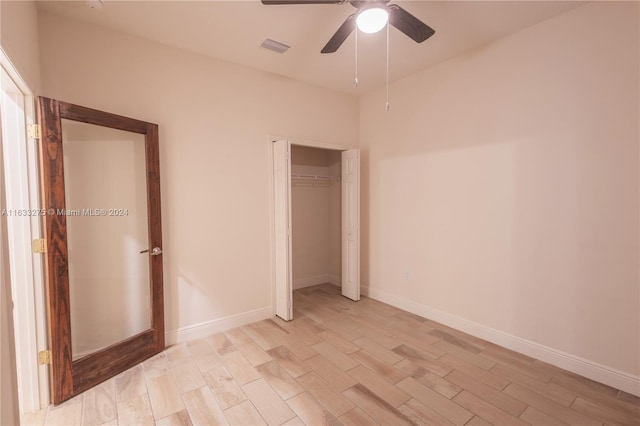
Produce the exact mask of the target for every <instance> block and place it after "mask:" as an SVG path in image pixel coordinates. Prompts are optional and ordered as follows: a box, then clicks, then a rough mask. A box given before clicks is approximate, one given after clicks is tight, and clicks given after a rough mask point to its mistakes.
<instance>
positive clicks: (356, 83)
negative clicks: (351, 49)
mask: <svg viewBox="0 0 640 426" xmlns="http://www.w3.org/2000/svg"><path fill="white" fill-rule="evenodd" d="M355 33H356V78H355V80H354V85H355V86H356V87H358V28H357V27H356V31H355Z"/></svg>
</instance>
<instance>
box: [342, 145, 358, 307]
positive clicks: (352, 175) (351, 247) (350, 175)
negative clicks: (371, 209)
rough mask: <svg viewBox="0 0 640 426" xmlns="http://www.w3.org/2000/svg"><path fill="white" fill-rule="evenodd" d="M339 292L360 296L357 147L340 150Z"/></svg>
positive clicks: (353, 298) (353, 296)
mask: <svg viewBox="0 0 640 426" xmlns="http://www.w3.org/2000/svg"><path fill="white" fill-rule="evenodd" d="M342 295H343V296H345V297H348V298H349V299H352V300H360V150H359V149H351V150H348V151H342Z"/></svg>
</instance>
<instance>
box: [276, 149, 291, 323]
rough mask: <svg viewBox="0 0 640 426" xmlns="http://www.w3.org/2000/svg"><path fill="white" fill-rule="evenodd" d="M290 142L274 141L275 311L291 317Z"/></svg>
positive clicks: (284, 318)
mask: <svg viewBox="0 0 640 426" xmlns="http://www.w3.org/2000/svg"><path fill="white" fill-rule="evenodd" d="M290 153H291V144H290V142H289V141H287V140H279V141H275V142H273V195H274V221H275V225H274V227H275V293H276V296H275V297H276V315H278V316H279V317H280V318H282V319H283V320H286V321H289V320H291V319H293V303H292V298H293V293H292V292H293V289H292V286H291V280H292V274H291V271H292V263H291V195H290V188H291V155H290Z"/></svg>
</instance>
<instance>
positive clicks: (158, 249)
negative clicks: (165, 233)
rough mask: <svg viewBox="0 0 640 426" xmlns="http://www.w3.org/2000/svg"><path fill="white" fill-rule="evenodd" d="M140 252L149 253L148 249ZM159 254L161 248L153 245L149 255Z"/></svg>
mask: <svg viewBox="0 0 640 426" xmlns="http://www.w3.org/2000/svg"><path fill="white" fill-rule="evenodd" d="M140 253H149V249H146V250H142V251H141V252H140ZM159 254H162V249H161V248H160V247H154V248H153V250H151V256H157V255H159Z"/></svg>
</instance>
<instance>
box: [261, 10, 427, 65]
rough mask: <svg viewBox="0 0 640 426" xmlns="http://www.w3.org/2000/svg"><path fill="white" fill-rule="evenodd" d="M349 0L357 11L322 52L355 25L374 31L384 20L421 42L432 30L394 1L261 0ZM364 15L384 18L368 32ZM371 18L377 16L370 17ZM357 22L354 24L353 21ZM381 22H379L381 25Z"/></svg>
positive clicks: (333, 47)
mask: <svg viewBox="0 0 640 426" xmlns="http://www.w3.org/2000/svg"><path fill="white" fill-rule="evenodd" d="M343 3H349V4H351V6H353V7H355V8H356V9H358V11H357V12H356V13H354V14H352V15H350V16H349V17H348V18H347V20H346V21H344V23H343V24H342V25H341V26H340V28H338V31H336V33H335V34H334V35H333V37H331V39H330V40H329V42H328V43H327V44H326V45H325V46H324V48H323V49H322V51H321V52H322V53H333V52H335V51H337V50H338V48H339V47H340V46H341V45H342V43H344V41H345V40H346V39H347V37H349V34H351V33H352V32H353V30H354V29H355V28H356V25H358V28H360V29H361V30H362V31H365V32H377V31H379V30H381V29H382V28H383V27H384V26H385V24H386V23H387V19H388V21H389V23H390V24H391V25H393V26H394V27H396V28H397V29H398V30H400V31H401V32H403V33H404V34H405V35H407V36H408V37H410V38H411V39H413V40H414V41H415V42H416V43H422V42H423V41H425V40H426V39H428V38H429V37H431V36H432V35H433V34H435V31H434V30H433V29H432V28H431V27H429V26H428V25H427V24H425V23H424V22H422V21H421V20H419V19H418V18H416V17H415V16H413V15H412V14H410V13H409V12H407V11H406V10H404V9H403V8H401V7H400V6H398V5H397V4H387V3H389V0H262V4H264V5H267V6H272V5H290V4H343ZM366 15H370V16H372V15H377V17H378V18H381V19H383V20H379V21H377V22H378V24H377V25H374V26H373V27H372V28H371V31H367V30H366V29H365V28H363V26H362V24H361V21H364V19H362V17H364V16H366ZM372 17H373V18H374V19H375V18H376V16H372ZM356 21H357V23H356ZM380 23H381V24H380Z"/></svg>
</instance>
